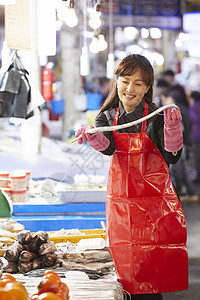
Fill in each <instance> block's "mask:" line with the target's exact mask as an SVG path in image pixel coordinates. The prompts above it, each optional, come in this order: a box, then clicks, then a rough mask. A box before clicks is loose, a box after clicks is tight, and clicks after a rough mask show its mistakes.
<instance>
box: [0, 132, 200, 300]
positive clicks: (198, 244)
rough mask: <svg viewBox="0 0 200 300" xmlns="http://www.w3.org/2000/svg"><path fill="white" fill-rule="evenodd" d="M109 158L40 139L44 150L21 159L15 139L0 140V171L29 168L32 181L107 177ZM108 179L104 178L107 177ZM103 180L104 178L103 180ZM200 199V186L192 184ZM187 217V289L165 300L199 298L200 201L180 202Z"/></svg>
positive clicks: (68, 145) (169, 295) (168, 295)
mask: <svg viewBox="0 0 200 300" xmlns="http://www.w3.org/2000/svg"><path fill="white" fill-rule="evenodd" d="M108 165H109V158H107V157H104V156H103V155H101V154H99V153H98V154H97V153H96V152H95V151H93V150H91V149H90V148H89V147H79V146H78V145H72V144H67V143H62V142H59V141H50V140H48V139H44V140H43V151H42V153H41V154H40V155H37V156H29V155H27V156H22V155H21V153H20V150H19V142H18V140H16V141H14V142H13V139H10V140H9V139H8V138H7V140H6V142H5V140H3V139H2V138H1V141H0V169H2V170H3V169H4V170H8V171H12V170H14V169H24V168H26V169H30V170H31V176H32V178H46V177H50V178H53V179H58V180H64V181H68V182H71V181H73V176H74V175H75V174H77V173H79V174H80V173H85V174H88V173H89V174H93V175H102V174H104V175H106V174H107V170H108ZM106 176H107V175H106ZM105 180H106V179H105ZM194 189H195V192H196V193H197V194H198V195H199V196H200V183H199V184H195V185H194ZM182 205H183V210H184V213H185V217H186V223H187V232H188V253H189V289H188V290H187V291H180V292H173V293H166V294H164V295H163V299H164V300H179V299H181V300H199V299H200V202H197V203H188V202H184V203H182Z"/></svg>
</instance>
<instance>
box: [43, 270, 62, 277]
mask: <svg viewBox="0 0 200 300" xmlns="http://www.w3.org/2000/svg"><path fill="white" fill-rule="evenodd" d="M48 274H53V275H56V276H58V277H59V278H60V276H59V275H58V273H56V272H55V271H52V270H46V271H45V272H44V274H43V276H44V275H48Z"/></svg>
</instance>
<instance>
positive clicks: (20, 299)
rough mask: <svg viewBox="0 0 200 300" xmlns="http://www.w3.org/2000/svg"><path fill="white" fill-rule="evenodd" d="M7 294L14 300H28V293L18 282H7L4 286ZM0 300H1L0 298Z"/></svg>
mask: <svg viewBox="0 0 200 300" xmlns="http://www.w3.org/2000/svg"><path fill="white" fill-rule="evenodd" d="M6 288H7V290H8V293H9V294H10V295H12V296H13V298H14V300H28V299H29V296H28V292H27V290H26V288H25V286H24V285H23V284H22V283H20V282H17V281H16V282H8V283H7V284H6ZM0 299H1V298H0Z"/></svg>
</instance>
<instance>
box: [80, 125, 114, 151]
mask: <svg viewBox="0 0 200 300" xmlns="http://www.w3.org/2000/svg"><path fill="white" fill-rule="evenodd" d="M92 128H94V127H93V126H91V125H89V126H84V127H81V128H79V129H78V130H77V132H76V135H75V136H76V137H78V136H79V135H80V134H82V137H80V138H79V139H78V140H77V142H78V144H82V143H88V144H89V145H90V146H91V147H92V148H94V149H95V150H97V151H104V150H105V149H107V148H108V146H109V145H110V141H109V139H107V137H105V135H103V133H101V132H96V133H86V131H88V130H89V129H92Z"/></svg>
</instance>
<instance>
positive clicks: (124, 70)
mask: <svg viewBox="0 0 200 300" xmlns="http://www.w3.org/2000/svg"><path fill="white" fill-rule="evenodd" d="M153 84H154V72H153V67H152V65H151V64H150V62H149V61H148V59H147V58H145V57H144V56H142V55H139V54H132V55H128V56H127V57H125V58H124V59H123V60H122V61H121V62H120V63H119V65H118V66H117V67H116V69H115V72H114V78H113V81H112V84H111V87H110V91H109V95H108V97H107V99H106V100H105V102H104V104H103V105H102V107H101V108H100V111H99V113H98V115H97V117H96V127H102V126H113V125H114V126H117V125H122V124H126V125H127V123H129V122H131V121H134V120H137V119H140V118H142V117H146V116H147V115H148V114H150V113H151V112H154V111H155V110H156V109H157V107H156V105H155V104H154V103H153V102H152V100H153ZM90 128H93V127H92V126H84V127H81V128H80V129H78V131H77V133H76V137H77V139H78V140H77V141H78V143H79V144H82V143H83V142H87V143H88V144H89V145H90V146H91V147H93V148H94V149H95V150H97V151H100V152H101V153H103V154H104V155H111V160H110V167H109V175H108V181H107V196H106V238H107V240H106V245H107V249H108V250H109V252H110V254H111V256H112V258H113V261H114V264H115V269H116V274H117V278H118V281H119V282H120V283H121V284H122V285H123V288H124V290H125V291H127V293H129V294H130V295H131V299H140V300H142V299H144V300H147V299H148V300H156V299H162V294H161V293H163V292H169V291H175V290H184V289H187V288H188V255H187V248H186V240H187V237H186V224H185V218H184V213H183V210H182V207H181V204H180V202H179V200H178V197H177V194H176V192H175V190H174V187H173V184H172V182H171V179H170V177H169V168H168V166H169V165H170V164H175V163H176V162H177V161H178V160H179V158H180V156H181V152H182V147H183V135H182V127H181V113H180V110H179V109H178V108H175V109H173V110H172V109H171V108H168V109H165V110H164V114H163V113H159V114H156V115H155V116H154V117H152V118H150V119H148V120H146V121H144V122H143V123H139V124H137V125H134V126H127V128H123V129H117V128H116V129H117V130H116V131H106V132H103V133H102V132H96V133H94V134H90V133H88V130H89V129H90ZM128 299H129V298H128Z"/></svg>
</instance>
